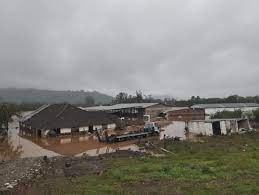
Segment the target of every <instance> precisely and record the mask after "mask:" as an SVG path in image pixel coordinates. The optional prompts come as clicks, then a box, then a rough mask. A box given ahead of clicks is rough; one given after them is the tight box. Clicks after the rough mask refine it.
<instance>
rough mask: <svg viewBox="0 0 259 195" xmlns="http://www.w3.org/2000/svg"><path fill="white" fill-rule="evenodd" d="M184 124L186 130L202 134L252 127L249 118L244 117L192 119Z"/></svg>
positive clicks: (226, 132)
mask: <svg viewBox="0 0 259 195" xmlns="http://www.w3.org/2000/svg"><path fill="white" fill-rule="evenodd" d="M185 126H186V130H187V131H189V132H191V133H195V134H202V135H226V134H231V133H239V132H241V131H242V130H246V131H248V130H251V129H252V128H251V126H250V123H249V120H248V119H244V118H233V119H210V120H193V121H188V122H186V125H185Z"/></svg>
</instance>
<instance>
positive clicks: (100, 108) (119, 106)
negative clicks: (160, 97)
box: [81, 103, 159, 111]
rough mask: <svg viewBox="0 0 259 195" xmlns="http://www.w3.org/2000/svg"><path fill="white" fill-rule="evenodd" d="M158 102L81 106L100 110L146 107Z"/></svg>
mask: <svg viewBox="0 0 259 195" xmlns="http://www.w3.org/2000/svg"><path fill="white" fill-rule="evenodd" d="M157 104H159V103H128V104H115V105H112V106H95V107H86V108H81V109H84V110H89V111H90V110H92V111H94V110H95V111H100V110H119V109H125V108H148V107H150V106H155V105H157Z"/></svg>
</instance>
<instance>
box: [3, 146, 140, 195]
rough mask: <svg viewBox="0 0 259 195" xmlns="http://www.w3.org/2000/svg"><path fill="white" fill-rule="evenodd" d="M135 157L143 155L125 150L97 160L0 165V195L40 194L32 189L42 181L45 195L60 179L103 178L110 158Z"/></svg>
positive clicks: (39, 160)
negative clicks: (101, 176) (90, 176)
mask: <svg viewBox="0 0 259 195" xmlns="http://www.w3.org/2000/svg"><path fill="white" fill-rule="evenodd" d="M134 155H143V154H141V153H139V152H133V151H128V150H125V151H123V150H121V151H117V152H115V153H112V154H104V155H100V156H96V157H90V156H87V155H83V156H82V157H62V156H59V157H52V158H47V159H44V158H43V157H39V158H24V159H16V160H13V161H6V162H2V163H0V186H1V188H0V194H38V192H37V190H36V189H37V188H31V186H32V185H34V186H37V185H41V182H40V181H41V180H44V181H45V182H44V186H40V188H41V189H43V191H44V193H45V192H47V190H48V184H50V183H52V182H54V180H55V179H57V178H67V179H68V180H70V181H71V182H73V178H76V177H79V176H87V175H93V174H96V175H100V174H102V172H103V171H104V170H105V168H106V167H107V164H106V162H105V159H106V158H116V157H128V156H134ZM46 181H48V182H46ZM44 189H46V191H45V190H44Z"/></svg>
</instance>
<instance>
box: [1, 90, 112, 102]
mask: <svg viewBox="0 0 259 195" xmlns="http://www.w3.org/2000/svg"><path fill="white" fill-rule="evenodd" d="M87 96H91V97H93V99H94V100H95V103H96V104H106V103H110V102H111V101H112V99H113V97H111V96H108V95H106V94H102V93H99V92H97V91H93V92H88V91H87V92H85V91H54V90H39V89H18V88H2V89H1V88H0V102H14V103H62V102H67V103H70V104H84V103H85V99H86V97H87Z"/></svg>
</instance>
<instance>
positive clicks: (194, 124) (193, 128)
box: [188, 121, 213, 135]
mask: <svg viewBox="0 0 259 195" xmlns="http://www.w3.org/2000/svg"><path fill="white" fill-rule="evenodd" d="M188 127H189V131H190V132H192V133H196V134H200V133H201V134H203V135H213V130H212V124H211V123H205V122H204V121H190V122H188Z"/></svg>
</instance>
